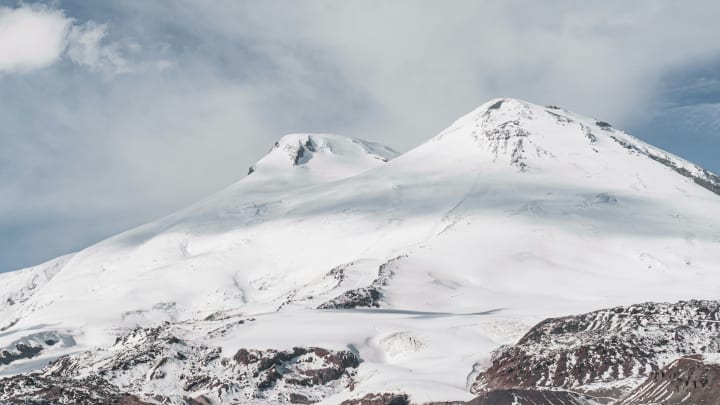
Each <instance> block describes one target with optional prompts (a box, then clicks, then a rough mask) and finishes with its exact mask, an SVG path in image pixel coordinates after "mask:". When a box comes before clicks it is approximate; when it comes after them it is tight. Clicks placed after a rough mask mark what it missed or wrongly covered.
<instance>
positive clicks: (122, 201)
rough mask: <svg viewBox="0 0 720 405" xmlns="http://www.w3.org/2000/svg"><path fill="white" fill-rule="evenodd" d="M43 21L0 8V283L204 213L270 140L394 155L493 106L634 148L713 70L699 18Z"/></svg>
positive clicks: (162, 16) (248, 6)
mask: <svg viewBox="0 0 720 405" xmlns="http://www.w3.org/2000/svg"><path fill="white" fill-rule="evenodd" d="M43 3H44V1H43V0H23V1H22V2H20V3H18V4H19V6H18V7H15V8H8V7H5V8H0V10H2V11H1V12H0V16H2V17H0V27H4V28H1V29H0V94H2V97H0V195H2V198H0V239H2V235H1V233H2V231H3V229H13V230H12V235H11V237H10V238H7V240H8V243H7V244H4V246H5V247H4V249H5V251H6V252H12V254H7V255H4V254H2V253H3V251H0V271H1V270H2V269H3V268H4V269H9V268H10V267H12V266H15V265H16V264H17V263H20V262H23V263H28V264H29V263H30V262H32V261H31V260H30V259H29V258H30V257H31V256H32V257H38V258H48V257H49V256H51V255H52V254H59V253H62V252H63V251H64V250H63V247H62V246H65V248H64V249H65V250H67V249H71V248H77V247H81V246H82V243H81V242H82V241H84V242H85V243H89V242H91V241H93V238H96V237H97V235H100V234H109V233H112V232H111V231H119V230H121V229H122V228H123V227H127V226H131V225H135V224H138V223H140V222H142V221H145V220H148V219H150V218H152V217H153V216H157V215H160V214H162V213H165V212H168V211H170V210H172V209H173V208H177V207H179V206H181V205H184V204H187V203H190V202H192V201H193V200H195V199H198V198H202V197H204V196H205V195H207V194H209V193H211V192H212V191H214V190H217V189H219V188H221V187H222V186H224V185H227V184H230V183H232V182H234V181H236V180H238V179H239V178H241V177H242V175H243V174H244V173H245V172H246V169H247V166H248V165H250V164H252V163H254V161H255V160H256V159H258V158H259V157H260V156H261V155H262V154H263V153H264V152H265V151H266V150H267V148H268V147H269V146H270V145H271V144H272V142H273V141H274V140H275V139H276V138H278V137H280V136H281V135H283V134H284V133H288V132H305V131H315V132H334V133H340V134H346V135H351V136H357V137H361V138H366V139H368V140H373V141H378V142H381V143H386V144H388V145H390V146H392V147H395V148H396V149H409V148H411V147H413V146H415V145H417V144H419V143H421V142H423V141H425V140H426V139H428V138H430V137H431V136H433V135H435V134H436V133H437V132H439V131H440V130H441V129H443V128H444V127H445V126H447V125H448V124H450V122H452V121H453V120H454V119H455V118H457V117H458V116H459V115H461V114H463V113H465V112H467V111H469V110H471V109H473V108H475V107H476V106H477V105H479V104H481V103H482V102H484V101H486V100H488V99H490V98H493V97H503V96H507V97H518V98H523V99H527V100H529V101H533V102H538V103H552V104H557V105H560V106H563V107H566V108H570V109H573V110H576V111H578V112H581V113H585V114H591V115H595V116H597V117H598V118H601V119H603V120H607V121H610V122H612V123H613V124H614V125H616V126H617V127H619V128H625V129H632V128H633V127H634V126H637V125H636V122H638V121H642V120H643V119H644V117H651V118H652V117H654V116H656V115H657V114H656V113H657V112H658V111H660V108H666V107H667V105H670V106H673V105H677V104H674V103H667V104H663V105H660V106H659V105H658V103H657V102H656V100H657V99H658V94H659V92H662V91H663V89H662V88H661V86H659V85H658V83H659V82H660V81H661V79H662V78H663V77H664V75H665V74H666V73H667V72H668V71H669V70H673V69H678V67H684V66H688V65H693V64H698V63H701V61H703V60H707V59H712V58H714V57H716V56H718V55H720V35H718V29H717V22H716V21H715V18H714V16H715V15H718V14H720V3H719V2H716V1H711V0H706V1H698V2H692V4H690V3H688V2H674V1H663V0H639V1H634V2H627V1H621V0H609V1H597V2H576V1H569V0H568V1H564V0H561V1H556V2H546V3H542V4H540V3H538V2H532V1H525V0H512V1H504V2H479V1H474V0H469V1H463V0H457V1H452V2H442V3H439V2H437V1H424V0H398V1H376V0H362V1H355V0H346V1H341V2H340V1H323V0H317V1H316V0H312V1H292V2H288V1H273V0H267V1H258V2H243V1H235V0H215V1H212V2H208V1H200V0H173V1H160V0H158V1H145V0H109V1H103V2H94V1H86V0H62V1H56V0H51V6H49V5H43ZM53 7H54V8H53ZM58 7H62V10H61V9H59V8H58ZM20 17H22V18H20ZM8 18H9V19H8ZM18 20H20V21H21V22H20V23H18V22H17V21H18ZM23 21H25V22H23ZM27 21H44V23H43V24H47V27H54V28H53V29H50V28H47V29H44V30H41V29H32V30H30V29H28V28H27V27H28V24H30V23H29V22H27ZM47 21H50V22H52V24H51V23H48V22H47ZM33 24H36V23H33ZM43 26H45V25H43ZM8 27H10V28H8ZM13 27H14V28H13ZM17 27H21V28H17ZM3 30H4V31H3ZM7 32H20V33H25V34H24V35H19V34H13V35H10V34H4V33H7ZM42 32H47V34H44V36H43V38H39V37H38V35H40V33H42ZM19 38H21V39H22V40H23V41H26V42H27V44H28V45H27V46H24V45H23V46H19V45H18V44H19V43H20V42H18V41H20V39H19ZM33 38H35V40H34V41H31V39H33ZM31 42H32V43H31ZM33 44H34V45H33ZM699 61H700V62H699ZM686 84H687V82H680V83H676V85H677V86H683V85H686ZM700 87H702V88H707V86H705V85H704V84H701V85H700ZM665 96H667V97H675V96H673V95H671V94H669V93H668V94H667V95H665V94H664V95H663V97H665ZM704 99H705V98H704ZM681 105H685V104H684V103H681ZM696 111H699V112H700V113H699V115H697V116H694V118H693V120H692V121H694V122H695V123H696V124H697V122H701V121H703V120H704V119H706V118H707V119H709V118H712V120H710V121H709V122H715V121H714V120H715V117H716V115H715V113H714V112H713V111H714V110H712V109H707V110H702V109H700V110H696ZM658 122H659V121H658ZM687 125H690V124H687ZM696 127H697V126H696ZM704 128H708V129H712V128H716V127H715V126H714V124H710V123H708V124H707V125H705V127H704ZM652 129H653V130H654V129H655V127H653V128H652ZM660 130H662V128H660ZM675 130H677V129H675ZM675 130H674V131H675ZM637 134H638V135H640V136H643V135H644V133H637ZM672 139H679V138H672ZM650 140H651V141H652V139H650ZM676 142H684V141H683V140H679V141H676ZM661 146H665V147H667V148H668V149H671V151H674V150H675V149H677V150H682V151H683V153H682V155H683V156H684V157H687V158H690V159H691V160H694V158H695V157H696V156H697V157H698V159H700V158H702V157H703V156H706V155H702V154H700V153H696V154H695V155H691V154H689V153H690V152H691V151H692V149H682V148H679V147H678V145H677V144H675V145H674V146H673V144H672V142H671V141H669V142H667V143H664V144H663V145H661ZM673 148H675V149H673ZM698 148H700V147H699V146H698V147H696V149H698ZM704 150H708V151H710V150H713V149H712V148H709V147H707V146H706V147H705V148H704ZM715 150H717V148H715ZM706 161H707V162H711V163H712V162H716V161H717V159H714V158H713V157H712V156H710V154H709V153H708V154H707V158H706ZM700 163H702V162H700ZM79 215H83V216H85V217H91V218H94V220H93V221H88V222H82V225H78V226H76V225H77V224H78V221H80V219H78V216H79ZM23 223H24V224H30V223H33V224H34V225H32V226H30V225H28V226H24V227H23V226H21V224H23ZM7 224H13V225H12V227H10V225H7ZM18 224H20V225H18ZM3 227H5V228H3ZM58 234H73V235H77V237H76V238H75V239H73V240H74V242H73V244H69V242H68V243H64V242H65V240H63V239H57V238H56V236H57V235H58ZM51 238H54V239H53V241H55V242H56V243H57V245H54V247H53V249H52V250H43V249H39V248H38V250H37V251H36V252H32V254H31V253H27V254H26V255H25V256H22V255H24V254H25V253H23V252H25V251H27V249H24V248H19V246H31V245H37V246H48V244H47V243H46V244H43V243H42V241H43V240H48V239H51ZM67 239H68V240H69V239H71V238H67ZM23 241H24V242H23ZM28 241H31V242H28ZM21 242H22V244H21ZM13 244H15V246H16V247H15V248H13V247H12V246H11V245H13ZM21 256H22V257H21Z"/></svg>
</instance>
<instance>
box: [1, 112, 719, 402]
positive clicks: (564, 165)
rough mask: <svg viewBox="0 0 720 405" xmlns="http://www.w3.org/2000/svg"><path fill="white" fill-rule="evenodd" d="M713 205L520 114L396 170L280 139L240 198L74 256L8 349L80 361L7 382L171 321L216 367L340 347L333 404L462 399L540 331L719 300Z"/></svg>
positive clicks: (600, 136)
mask: <svg viewBox="0 0 720 405" xmlns="http://www.w3.org/2000/svg"><path fill="white" fill-rule="evenodd" d="M718 184H720V183H719V182H718V178H717V176H715V175H713V174H711V173H709V172H706V171H704V170H702V169H701V168H698V167H696V166H695V165H693V164H691V163H689V162H687V161H684V160H682V159H680V158H678V157H675V156H673V155H671V154H668V153H666V152H664V151H661V150H658V149H656V148H653V147H651V146H649V145H647V144H644V143H643V142H641V141H639V140H637V139H635V138H633V137H631V136H629V135H627V134H624V133H622V132H621V131H618V130H615V129H614V128H612V127H611V126H609V124H607V123H604V122H601V121H596V120H594V119H590V118H586V117H582V116H580V115H577V114H574V113H572V112H568V111H565V110H562V109H559V108H556V107H542V106H537V105H533V104H529V103H525V102H522V101H520V100H514V99H498V100H492V101H490V102H488V103H486V104H484V105H482V106H481V107H479V108H478V109H476V110H475V111H473V112H471V113H469V114H467V115H466V116H464V117H462V118H460V119H459V120H457V121H456V122H455V123H453V124H452V125H451V126H450V127H449V128H448V129H446V130H445V131H443V132H442V133H440V134H439V135H437V136H435V137H434V138H432V139H430V140H429V141H428V142H426V143H424V144H422V145H420V146H418V147H417V148H415V149H413V150H411V151H409V152H407V153H405V154H403V155H401V156H398V157H395V153H394V152H392V150H390V149H388V148H385V147H382V146H380V145H377V144H372V143H367V142H364V141H358V140H352V139H348V138H343V137H339V136H332V135H290V136H286V137H284V138H282V139H281V140H280V141H278V143H277V144H276V145H275V146H274V147H273V149H272V150H271V152H270V153H269V154H268V155H267V156H266V157H264V158H263V159H261V160H260V161H259V162H258V163H257V164H256V165H254V166H253V168H252V170H251V174H250V175H249V176H247V177H246V178H245V179H243V180H241V181H239V182H238V183H237V184H235V185H233V186H231V187H229V188H228V189H226V190H224V191H221V192H220V193H218V194H216V195H214V196H211V197H209V198H207V199H206V200H203V201H200V202H198V203H197V204H194V205H193V206H191V207H189V208H187V209H184V210H181V211H179V212H177V213H175V214H172V215H170V216H168V217H166V218H163V219H160V220H158V221H155V222H153V223H150V224H147V225H144V226H141V227H139V228H136V229H133V230H130V231H128V232H125V233H122V234H120V235H117V236H116V237H113V238H110V239H108V240H106V241H103V242H101V243H99V244H97V245H95V246H92V247H89V248H87V249H85V250H83V251H81V252H79V253H77V254H76V255H75V256H74V257H73V258H72V260H71V261H70V262H69V263H68V264H67V265H66V266H65V267H64V268H63V269H62V270H61V271H59V272H58V273H57V274H56V275H55V276H54V277H52V278H51V279H50V280H49V281H48V282H46V283H45V284H44V286H43V288H42V289H41V290H40V291H39V292H38V293H35V294H33V295H32V296H31V297H30V298H29V299H27V301H25V302H24V303H23V304H22V316H20V317H19V321H18V322H17V323H16V324H15V325H14V326H12V327H11V328H9V329H8V330H7V331H6V332H5V333H4V334H2V335H0V347H5V346H7V347H13V345H14V344H15V342H18V341H19V339H22V338H23V337H25V336H27V335H29V334H30V333H31V332H32V333H38V332H39V331H40V332H44V333H51V332H52V333H59V334H61V335H62V336H67V337H72V339H73V340H72V342H73V344H69V343H68V344H67V345H58V346H53V347H44V348H43V349H42V351H41V352H39V353H38V354H37V355H36V356H34V357H33V359H32V360H18V361H16V362H13V363H11V364H9V365H8V366H6V367H5V368H4V369H0V373H7V374H12V373H15V372H18V371H24V370H26V369H28V367H29V366H28V362H31V361H36V362H37V364H42V361H47V360H49V359H52V358H55V357H57V356H59V355H61V354H66V353H73V352H79V351H84V350H87V349H90V348H94V347H98V346H100V347H108V346H110V345H112V344H113V342H114V341H115V340H116V337H117V336H119V335H124V334H126V333H129V331H131V330H133V328H135V327H138V326H139V327H154V326H157V325H158V324H161V323H162V322H169V323H170V324H172V325H175V326H173V327H176V328H179V329H180V330H181V332H178V333H179V334H183V339H186V340H188V341H194V342H196V343H197V344H201V345H206V346H208V347H215V346H216V347H221V348H223V350H222V353H225V354H226V355H231V354H232V353H235V352H237V350H238V349H239V348H255V349H277V350H288V349H291V348H292V347H294V346H309V347H322V348H326V349H330V350H346V349H348V347H350V348H351V350H352V351H353V352H354V353H356V354H357V355H359V357H360V358H361V359H362V360H363V362H362V363H361V364H360V366H359V368H358V372H357V376H356V380H357V382H356V391H355V392H354V393H350V392H342V393H339V394H338V395H336V396H332V397H330V398H329V399H328V401H329V402H328V403H336V402H337V401H340V400H344V399H349V398H351V397H358V396H362V395H361V394H363V393H371V392H392V391H399V390H402V391H403V392H407V393H410V394H411V395H412V396H413V398H414V399H416V400H441V399H457V400H469V399H471V398H472V395H471V394H470V393H469V391H468V388H469V385H470V384H472V382H473V381H474V379H475V376H476V375H477V373H478V372H479V371H480V370H476V371H473V365H474V364H476V365H477V366H476V367H477V368H482V367H483V366H488V365H489V355H490V352H491V350H493V349H494V348H496V347H497V346H499V345H501V344H506V343H510V342H512V341H513V340H514V339H516V338H518V337H520V336H521V335H523V334H524V333H525V332H526V331H527V329H529V328H530V326H532V325H533V324H534V323H536V322H537V321H539V320H541V319H543V318H546V317H550V316H559V315H565V314H568V313H577V312H584V311H591V310H597V309H599V308H603V307H609V306H614V305H624V304H632V303H636V302H640V301H668V300H672V301H675V300H680V299H689V298H702V299H711V298H713V297H715V296H716V294H717V293H716V292H717V291H718V288H719V287H720V272H718V271H717V263H720V249H719V247H720V218H717V217H715V216H713V215H712V214H711V213H714V212H720V196H719V195H718V194H717V190H718ZM359 307H369V308H365V309H362V308H359ZM317 308H324V309H317ZM328 308H336V309H335V310H328ZM247 317H252V318H253V319H255V320H256V321H255V322H253V323H245V324H243V326H237V325H235V324H234V323H233V322H236V321H237V320H239V319H246V318H247ZM222 325H226V326H227V331H226V332H224V333H223V334H222V336H219V335H218V336H214V337H213V335H208V333H209V331H211V330H215V329H213V328H221V327H225V326H222ZM228 325H233V326H232V327H231V326H228ZM308 325H311V327H308ZM223 330H224V329H223ZM67 341H68V342H70V341H69V340H67ZM32 364H35V363H32ZM166 394H168V393H163V395H166ZM185 394H187V393H183V395H185ZM178 395H180V394H178ZM328 395H329V394H328Z"/></svg>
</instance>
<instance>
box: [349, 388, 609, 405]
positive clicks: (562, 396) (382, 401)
mask: <svg viewBox="0 0 720 405" xmlns="http://www.w3.org/2000/svg"><path fill="white" fill-rule="evenodd" d="M414 404H417V405H517V404H522V405H592V404H596V403H595V402H593V401H592V400H591V399H590V398H589V397H586V396H584V395H582V394H578V393H575V392H569V391H554V390H527V389H508V390H495V391H490V392H486V393H483V394H481V395H480V396H478V397H477V398H474V399H473V400H471V401H468V402H462V401H455V402H423V403H419V402H413V401H410V399H409V398H408V396H407V395H405V394H392V393H383V394H368V395H365V396H364V397H362V398H358V399H352V400H347V401H344V402H342V403H341V405H414Z"/></svg>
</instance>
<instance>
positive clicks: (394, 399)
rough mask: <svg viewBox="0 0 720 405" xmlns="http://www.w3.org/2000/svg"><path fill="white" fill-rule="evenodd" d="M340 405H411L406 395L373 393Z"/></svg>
mask: <svg viewBox="0 0 720 405" xmlns="http://www.w3.org/2000/svg"><path fill="white" fill-rule="evenodd" d="M340 405H410V401H409V400H408V396H407V395H406V394H393V393H387V392H385V393H381V394H380V393H373V394H367V395H365V396H363V397H361V398H357V399H348V400H346V401H343V402H341V403H340Z"/></svg>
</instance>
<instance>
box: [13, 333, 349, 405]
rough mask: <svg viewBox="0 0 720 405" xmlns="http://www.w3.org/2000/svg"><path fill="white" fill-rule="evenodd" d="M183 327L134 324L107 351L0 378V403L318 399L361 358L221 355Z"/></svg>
mask: <svg viewBox="0 0 720 405" xmlns="http://www.w3.org/2000/svg"><path fill="white" fill-rule="evenodd" d="M180 332H181V331H180V330H176V329H174V327H173V326H172V325H170V324H165V325H161V326H157V327H152V328H136V329H134V330H132V331H131V332H129V333H127V334H125V335H123V336H120V337H118V339H117V340H116V342H115V344H114V345H113V346H112V347H111V348H108V349H103V350H97V351H91V352H85V353H80V354H77V355H72V356H64V357H61V358H59V359H58V360H56V361H54V362H52V363H51V364H49V365H48V366H46V367H45V368H43V369H42V370H40V371H38V372H34V373H31V374H25V375H16V376H13V377H8V378H5V379H0V403H4V402H3V401H9V402H10V403H14V402H13V401H21V400H22V401H24V400H26V399H27V400H28V401H30V400H32V401H36V402H32V401H30V402H27V403H31V404H34V403H38V404H39V403H53V404H56V403H57V404H75V403H78V404H86V403H87V404H96V403H107V404H116V403H117V404H120V403H123V404H143V403H165V404H216V403H225V402H235V403H247V402H251V401H255V402H256V403H263V402H264V403H269V402H272V403H299V404H303V403H315V402H318V401H320V400H322V399H323V398H324V397H325V396H326V395H328V394H330V393H333V392H336V391H339V390H344V389H346V388H347V386H348V385H349V384H350V383H351V382H352V380H353V377H354V374H355V369H356V368H357V367H358V365H359V362H360V360H359V358H358V357H357V356H356V355H355V354H354V353H352V352H350V351H347V350H340V351H334V350H327V349H323V348H319V347H296V348H294V349H292V350H286V351H280V350H274V349H268V350H257V349H246V348H241V349H238V350H237V351H236V352H235V353H234V354H224V353H223V351H222V348H220V347H208V346H205V345H203V344H200V343H197V342H195V341H192V340H188V339H184V338H183V337H182V334H181V333H180ZM88 376H92V377H88ZM43 400H45V401H46V402H42V401H43ZM37 401H39V402H37ZM47 401H50V402H47ZM122 401H124V402H122ZM22 403H24V402H22Z"/></svg>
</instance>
